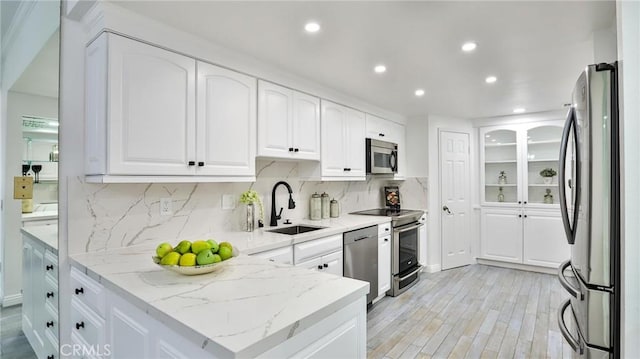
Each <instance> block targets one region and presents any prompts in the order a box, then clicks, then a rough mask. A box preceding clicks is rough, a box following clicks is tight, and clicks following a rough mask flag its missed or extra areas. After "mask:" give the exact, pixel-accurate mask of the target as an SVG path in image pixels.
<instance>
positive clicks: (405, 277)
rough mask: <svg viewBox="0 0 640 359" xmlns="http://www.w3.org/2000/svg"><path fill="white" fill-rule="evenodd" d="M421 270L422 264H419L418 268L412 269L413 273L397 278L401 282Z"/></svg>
mask: <svg viewBox="0 0 640 359" xmlns="http://www.w3.org/2000/svg"><path fill="white" fill-rule="evenodd" d="M421 270H422V266H421V265H419V264H418V268H416V269H415V270H413V271H411V273H409V274H407V275H405V276H404V277H400V278H398V279H397V280H398V281H399V282H402V281H403V280H405V279H407V278H409V277H411V276H412V275H414V274H416V273H418V272H420V271H421Z"/></svg>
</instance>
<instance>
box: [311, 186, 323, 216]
mask: <svg viewBox="0 0 640 359" xmlns="http://www.w3.org/2000/svg"><path fill="white" fill-rule="evenodd" d="M309 219H311V220H313V221H317V220H320V219H322V200H321V198H320V195H319V194H318V192H316V193H314V194H312V195H311V199H310V200H309Z"/></svg>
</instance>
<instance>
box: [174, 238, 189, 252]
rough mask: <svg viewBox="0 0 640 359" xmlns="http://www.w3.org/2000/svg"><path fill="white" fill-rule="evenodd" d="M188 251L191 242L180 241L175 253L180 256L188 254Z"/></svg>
mask: <svg viewBox="0 0 640 359" xmlns="http://www.w3.org/2000/svg"><path fill="white" fill-rule="evenodd" d="M190 250H191V242H189V241H182V242H180V243H178V245H177V246H176V252H179V253H180V254H185V253H189V251H190Z"/></svg>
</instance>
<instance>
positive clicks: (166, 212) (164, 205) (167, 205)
mask: <svg viewBox="0 0 640 359" xmlns="http://www.w3.org/2000/svg"><path fill="white" fill-rule="evenodd" d="M171 214H173V202H172V201H171V198H160V215H161V216H170V215H171Z"/></svg>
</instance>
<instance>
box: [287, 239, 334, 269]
mask: <svg viewBox="0 0 640 359" xmlns="http://www.w3.org/2000/svg"><path fill="white" fill-rule="evenodd" d="M293 253H294V260H295V265H296V267H305V268H309V269H316V270H318V271H321V272H326V273H331V274H335V275H339V276H342V274H343V257H342V256H343V252H342V233H340V234H336V235H333V236H329V237H325V238H320V239H315V240H311V241H308V242H304V243H300V244H295V245H294V246H293Z"/></svg>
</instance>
